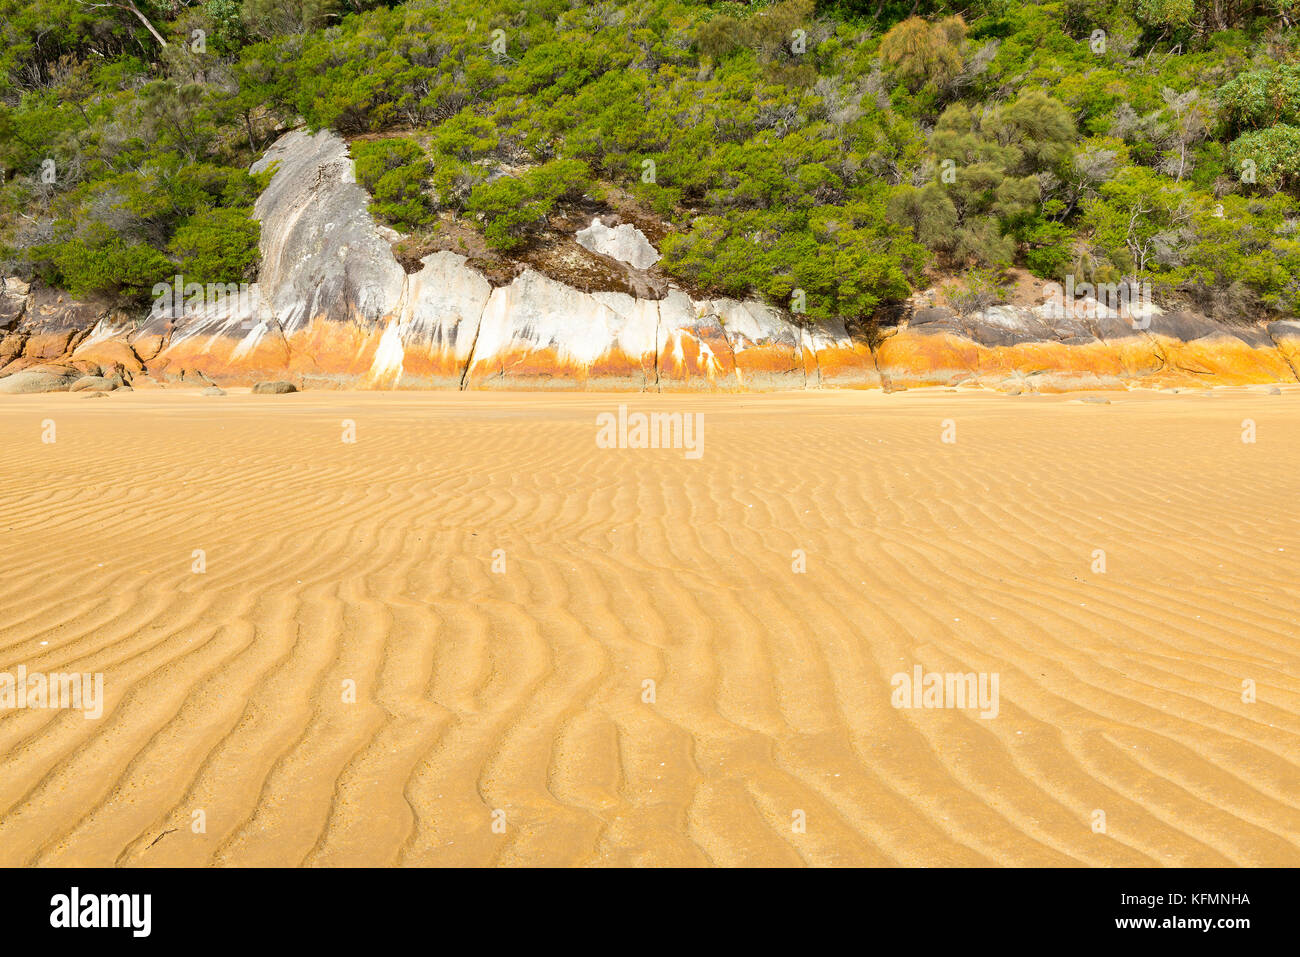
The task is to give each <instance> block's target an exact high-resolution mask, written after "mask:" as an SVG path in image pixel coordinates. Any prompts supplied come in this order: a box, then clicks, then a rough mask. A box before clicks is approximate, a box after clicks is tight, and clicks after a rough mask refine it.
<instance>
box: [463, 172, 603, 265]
mask: <svg viewBox="0 0 1300 957" xmlns="http://www.w3.org/2000/svg"><path fill="white" fill-rule="evenodd" d="M590 188H591V178H590V170H589V169H588V167H587V164H586V163H584V162H582V161H581V160H552V161H551V162H549V163H543V164H542V165H541V166H538V167H535V168H533V169H531V170H528V171H527V172H526V173H523V174H522V175H520V176H517V177H512V176H503V177H501V178H500V179H497V180H494V181H492V182H489V183H483V184H482V185H480V186H477V187H475V188H474V190H473V191H472V192H471V193H470V197H469V202H468V203H467V204H466V209H468V210H469V212H471V213H474V214H476V215H477V216H480V217H482V219H483V222H484V224H485V225H484V229H483V236H484V238H485V239H486V240H487V244H488V246H490V247H491V248H492V249H495V250H497V251H499V252H509V251H511V250H515V249H518V248H520V247H521V246H524V245H526V244H527V243H528V242H529V241H530V240H531V239H532V237H533V236H535V235H536V234H537V233H538V232H540V231H541V230H542V229H543V228H545V226H546V220H547V217H548V216H550V214H551V213H552V212H553V211H554V209H555V205H556V203H557V202H559V201H561V200H575V199H578V198H580V197H581V196H582V194H583V193H585V192H586V191H587V190H588V189H590Z"/></svg>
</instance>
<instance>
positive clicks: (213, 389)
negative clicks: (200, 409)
mask: <svg viewBox="0 0 1300 957" xmlns="http://www.w3.org/2000/svg"><path fill="white" fill-rule="evenodd" d="M225 394H226V390H225V389H223V388H221V387H220V386H215V385H210V386H208V387H207V388H206V389H204V390H203V391H202V392H200V393H199V395H225Z"/></svg>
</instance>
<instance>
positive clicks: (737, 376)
mask: <svg viewBox="0 0 1300 957" xmlns="http://www.w3.org/2000/svg"><path fill="white" fill-rule="evenodd" d="M271 168H273V169H274V175H273V176H272V178H271V180H270V183H269V185H268V186H267V188H266V190H265V191H264V192H263V193H262V195H261V196H260V197H259V199H258V200H257V204H256V207H255V210H256V216H257V218H258V220H259V221H260V223H261V244H260V251H261V267H260V272H259V277H258V281H257V282H256V283H252V284H250V285H249V286H247V287H246V288H245V289H243V290H241V291H240V292H239V293H238V294H235V295H222V296H219V297H217V299H216V301H213V298H212V297H211V296H208V295H205V296H202V297H201V298H200V299H199V300H195V301H191V297H190V294H189V292H187V291H186V290H185V287H184V286H183V285H181V286H179V287H178V288H177V290H176V295H175V296H174V297H171V300H170V302H169V303H168V304H165V305H159V304H157V303H155V305H154V308H153V309H152V310H151V311H150V312H149V313H148V315H145V316H138V315H132V314H131V313H130V311H128V310H124V309H122V308H120V307H119V306H117V305H115V304H113V303H111V302H107V301H75V300H72V299H71V298H70V297H68V296H67V295H66V294H63V293H60V292H58V291H57V290H50V289H44V288H39V287H37V286H33V285H28V284H27V283H23V282H20V281H18V280H16V279H6V280H5V284H4V290H3V295H0V330H3V338H0V392H16V391H46V390H49V389H67V388H71V387H72V386H73V385H74V384H75V383H76V382H77V380H78V379H80V378H83V377H85V376H87V375H89V376H97V377H101V378H104V377H108V376H111V375H113V374H117V375H120V376H122V377H123V380H124V381H126V382H131V383H133V384H141V383H150V384H163V385H165V384H167V383H175V382H182V383H194V384H202V383H216V384H232V385H248V384H251V383H255V382H258V381H265V380H289V381H292V382H294V383H295V384H297V385H298V386H299V387H300V388H371V389H492V388H505V389H608V390H630V391H674V390H724V391H726V390H734V391H749V390H754V391H764V390H782V389H809V388H886V389H900V388H909V387H917V386H931V385H945V386H951V385H966V386H972V387H975V386H978V387H985V388H996V389H1002V390H1005V391H1014V390H1022V391H1064V390H1070V389H1123V388H1128V387H1170V386H1188V385H1193V386H1198V385H1235V384H1248V383H1269V382H1295V381H1300V376H1298V375H1297V369H1298V368H1300V323H1297V322H1293V321H1280V322H1273V323H1269V324H1266V325H1265V324H1259V325H1243V326H1229V325H1226V324H1222V323H1219V322H1215V321H1212V320H1210V319H1207V318H1204V317H1202V316H1197V315H1194V314H1190V313H1184V312H1164V311H1162V310H1160V309H1158V308H1155V307H1150V308H1149V309H1148V310H1147V312H1146V313H1144V314H1143V316H1142V321H1141V322H1134V321H1132V319H1131V317H1129V316H1121V315H1119V314H1118V313H1116V312H1115V311H1114V310H1112V309H1109V308H1107V307H1106V306H1105V305H1103V304H1100V303H1096V302H1089V303H1087V307H1088V308H1087V309H1086V310H1083V313H1082V316H1081V315H1080V312H1079V311H1078V310H1062V309H1061V308H1059V306H1053V305H1051V304H1044V305H1039V306H1024V305H1016V306H993V307H989V308H985V309H982V310H978V311H973V312H971V313H970V314H968V315H960V314H958V313H956V312H954V311H953V310H951V309H947V308H943V307H933V306H928V305H926V304H925V303H924V302H919V303H913V304H912V308H911V309H910V310H908V311H907V312H906V313H905V314H904V316H905V317H904V318H903V319H901V320H900V321H899V323H898V324H897V325H892V326H884V327H878V328H873V329H871V330H870V331H866V330H857V331H855V332H851V331H850V330H849V328H847V327H846V326H845V324H843V323H841V322H833V323H830V324H827V323H824V322H822V323H816V324H808V325H805V324H802V323H799V322H797V321H796V319H797V318H798V317H795V316H792V315H790V314H788V313H785V312H783V311H781V310H778V309H775V308H773V307H772V306H770V305H767V304H765V303H762V302H759V301H755V300H745V301H738V300H734V299H707V298H703V299H702V298H694V297H693V296H692V295H690V294H689V293H688V292H687V291H685V290H683V289H680V288H677V287H675V286H673V285H672V284H671V283H668V282H666V281H664V280H663V278H662V277H657V279H658V282H657V285H658V289H656V290H651V291H653V292H658V293H660V294H659V295H658V296H657V298H650V297H647V296H642V295H633V294H629V293H626V292H618V291H586V290H583V289H578V288H575V287H574V286H572V285H568V284H566V283H565V282H563V281H561V280H559V279H557V278H553V277H551V276H548V275H544V274H543V273H542V272H540V271H538V270H537V269H534V268H532V267H530V266H527V265H525V266H522V267H521V268H520V270H519V271H518V272H517V274H516V275H514V276H513V278H510V279H509V281H508V282H504V283H501V282H500V281H499V277H489V276H488V275H486V274H485V273H484V272H482V271H480V270H479V269H477V268H475V267H474V266H473V265H472V264H471V262H470V260H469V259H468V258H467V257H466V256H464V255H460V254H458V253H456V252H452V251H447V250H443V251H438V252H433V253H431V254H429V255H427V256H424V257H423V258H422V259H421V260H419V262H418V264H415V265H416V266H417V267H418V268H415V269H414V270H413V271H412V270H411V267H410V266H408V267H406V268H404V267H403V264H402V263H401V262H399V260H398V258H397V257H396V256H395V255H394V253H393V251H392V242H393V240H394V239H396V238H397V235H396V234H395V233H393V232H392V230H389V229H386V228H385V227H382V226H379V225H377V224H376V223H375V222H374V220H373V219H372V218H371V215H370V213H369V212H368V210H367V205H368V201H369V197H368V196H367V194H366V192H365V190H364V189H362V188H361V186H359V185H358V184H357V183H356V181H355V176H354V173H353V166H352V160H351V159H350V157H349V155H348V149H347V144H346V143H345V142H344V141H343V140H342V139H341V138H339V137H338V136H337V135H335V134H334V133H332V132H330V131H321V132H319V133H316V134H310V133H307V132H305V131H294V132H290V133H288V134H285V135H284V136H282V137H281V138H280V139H279V140H278V141H277V142H276V143H275V144H274V145H273V146H272V147H271V148H270V149H269V150H267V152H266V153H265V155H264V156H263V157H262V158H261V159H260V160H258V162H257V163H255V164H254V166H253V171H254V172H260V171H263V170H267V169H271ZM578 242H579V243H581V244H582V246H583V248H585V249H588V250H591V251H592V254H593V255H596V256H600V257H604V258H606V259H608V260H611V261H612V262H613V263H614V264H619V263H621V264H623V265H624V266H626V267H627V268H628V269H630V270H632V271H635V272H636V273H637V274H638V275H652V274H653V270H654V265H653V264H654V262H655V260H656V259H657V258H658V254H657V252H656V251H655V250H654V248H653V246H652V245H651V244H650V243H649V242H648V240H647V239H646V237H645V236H644V235H643V234H641V233H640V232H639V231H638V230H636V229H635V228H634V227H632V226H630V225H627V224H620V225H618V226H617V227H615V228H607V227H605V226H604V225H603V224H601V223H600V222H599V221H598V222H596V223H593V225H592V226H591V227H590V228H589V229H588V230H585V231H583V233H580V234H579V236H578ZM494 279H496V281H494ZM232 291H233V290H232ZM15 376H16V377H17V378H15Z"/></svg>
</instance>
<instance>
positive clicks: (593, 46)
mask: <svg viewBox="0 0 1300 957" xmlns="http://www.w3.org/2000/svg"><path fill="white" fill-rule="evenodd" d="M0 22H2V23H3V26H0V46H2V52H0V166H3V168H4V174H5V175H4V185H3V189H2V191H0V272H10V273H18V274H22V275H37V276H40V277H41V278H43V279H44V280H45V281H47V282H49V283H51V284H54V285H60V286H64V287H66V288H68V289H70V290H72V291H73V292H74V293H77V294H85V293H89V292H94V291H102V292H106V293H110V294H115V295H121V296H139V295H141V294H143V293H144V292H145V291H146V290H147V289H148V288H149V287H150V286H151V285H152V283H153V282H155V281H158V280H160V279H166V278H167V277H169V276H171V275H172V274H173V273H174V272H178V271H179V272H183V273H185V274H186V275H187V276H193V277H194V279H195V280H197V281H200V282H206V281H216V280H221V281H227V282H230V281H239V280H241V279H248V278H252V276H253V275H254V274H255V270H256V261H257V256H256V247H257V235H258V233H257V225H256V223H255V222H254V221H253V220H252V219H251V218H250V214H251V209H252V202H253V200H254V199H255V197H256V195H257V193H258V191H259V189H260V188H261V187H262V183H261V182H259V180H258V178H257V177H252V176H250V175H248V173H247V172H246V170H247V168H248V165H249V163H250V162H251V161H252V160H253V159H254V158H256V156H258V155H260V153H261V151H262V150H263V149H264V148H265V147H266V145H267V144H268V143H269V142H270V141H271V140H272V139H273V138H274V137H275V136H276V135H278V133H280V132H282V131H283V130H285V129H288V128H290V127H292V126H294V125H296V124H298V123H303V122H305V123H306V124H307V125H308V126H309V127H312V128H321V127H332V128H334V129H336V130H338V131H339V132H341V133H342V134H344V135H346V136H349V137H360V138H359V139H357V140H356V141H355V142H354V143H353V155H354V157H355V158H356V161H357V174H358V180H359V181H360V182H361V183H362V184H363V185H365V186H366V187H367V189H369V191H370V193H371V195H372V198H373V210H374V212H375V214H376V215H377V216H378V217H379V218H380V219H382V220H384V221H386V222H388V223H390V224H392V225H394V226H395V227H396V228H398V229H399V230H401V231H403V232H406V233H410V234H417V235H429V236H433V235H436V234H437V232H438V230H439V229H442V228H444V227H445V226H446V225H447V223H448V222H449V221H454V222H458V223H461V224H470V225H472V226H473V227H474V228H476V229H478V230H480V231H481V233H482V235H483V239H484V241H485V242H486V244H487V245H488V246H489V247H490V248H492V249H494V250H497V251H499V252H501V253H502V254H516V253H518V252H519V251H520V250H522V249H525V248H526V247H527V246H528V245H529V244H530V243H533V242H535V241H536V240H537V237H538V235H539V234H540V233H541V232H542V231H543V230H544V229H545V228H546V225H547V222H548V219H549V217H551V216H552V215H553V214H554V213H555V212H556V211H557V210H560V209H562V208H563V207H564V206H565V205H566V204H570V203H574V202H578V201H582V202H586V203H588V204H593V203H594V204H597V205H599V204H600V203H601V202H602V201H604V199H605V198H606V197H607V196H608V195H612V192H611V191H614V190H617V191H618V194H619V195H620V196H623V197H630V198H631V202H633V203H635V204H636V207H637V209H639V210H641V211H643V212H644V214H645V215H648V216H654V217H657V218H659V219H661V220H663V222H664V227H665V237H664V239H663V242H662V247H663V252H664V260H663V263H662V265H663V267H664V268H665V269H666V270H668V271H669V272H670V273H671V274H673V275H675V276H677V277H678V278H679V279H680V280H681V281H683V282H685V283H687V284H689V285H691V286H692V287H694V288H698V289H704V290H710V291H715V292H722V293H727V294H733V295H740V294H745V293H757V294H759V295H762V296H765V297H767V298H769V299H770V300H772V301H773V302H776V303H779V304H781V305H788V304H789V303H790V302H791V295H792V293H793V292H794V291H795V290H796V289H801V290H803V291H804V293H805V297H802V298H804V299H805V300H806V310H807V313H808V316H809V318H810V319H812V320H814V321H815V320H817V319H822V318H826V317H829V316H843V317H848V318H855V317H858V318H860V317H869V316H871V315H872V314H874V313H875V312H876V311H877V310H878V309H880V308H881V307H882V306H885V305H887V304H888V303H890V302H891V301H895V300H898V299H901V298H903V297H905V296H906V295H908V294H909V292H910V291H911V290H912V289H915V288H917V287H918V286H921V285H924V284H927V283H929V282H931V281H932V280H933V279H934V277H935V276H936V275H944V274H963V275H973V276H976V277H979V281H980V282H990V281H991V282H992V283H993V284H994V285H996V284H997V282H998V281H999V279H998V277H1000V276H1001V275H1003V274H1004V272H1005V270H1007V269H1009V268H1011V267H1023V268H1026V269H1028V270H1030V271H1031V272H1033V273H1035V274H1037V275H1039V276H1044V277H1051V278H1054V279H1061V278H1063V277H1064V276H1065V275H1066V274H1069V273H1073V274H1075V275H1076V276H1078V277H1079V278H1080V279H1081V280H1091V281H1102V282H1114V281H1119V280H1121V279H1123V278H1130V279H1140V280H1146V281H1150V282H1151V283H1152V284H1153V285H1154V286H1155V287H1156V289H1157V291H1158V292H1159V294H1160V295H1161V296H1163V297H1166V298H1175V299H1180V300H1184V301H1188V302H1190V303H1192V304H1193V305H1195V306H1197V307H1199V308H1201V309H1203V310H1205V311H1207V312H1211V313H1214V314H1218V315H1222V316H1224V317H1233V318H1242V317H1247V316H1255V315H1262V314H1297V313H1300V201H1298V200H1300V36H1298V34H1300V30H1296V29H1293V27H1294V26H1295V25H1296V24H1298V23H1300V0H1063V2H1055V3H1043V4H1032V3H1013V2H1011V0H971V2H968V3H953V2H942V0H908V2H895V0H829V2H824V3H822V4H820V5H819V6H818V7H817V8H814V0H783V2H779V3H757V2H756V3H753V4H749V5H744V4H738V3H705V2H701V0H605V2H590V0H529V2H527V3H520V2H517V0H437V2H434V0H411V2H407V3H401V4H393V5H391V6H385V5H383V4H380V3H376V2H375V0H348V2H340V0H243V2H242V4H241V3H240V2H238V0H206V2H200V0H192V2H190V0H136V3H134V4H133V3H131V2H130V0H122V3H121V5H104V4H98V5H94V4H90V3H83V2H78V0H0ZM989 277H992V278H991V279H990V278H989Z"/></svg>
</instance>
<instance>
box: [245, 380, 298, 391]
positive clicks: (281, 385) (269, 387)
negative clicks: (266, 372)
mask: <svg viewBox="0 0 1300 957" xmlns="http://www.w3.org/2000/svg"><path fill="white" fill-rule="evenodd" d="M297 391H298V387H297V386H296V385H294V384H293V383H292V382H285V381H284V380H283V379H281V380H279V381H276V382H259V383H258V384H257V385H255V386H253V394H254V395H287V394H288V393H290V392H297Z"/></svg>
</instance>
